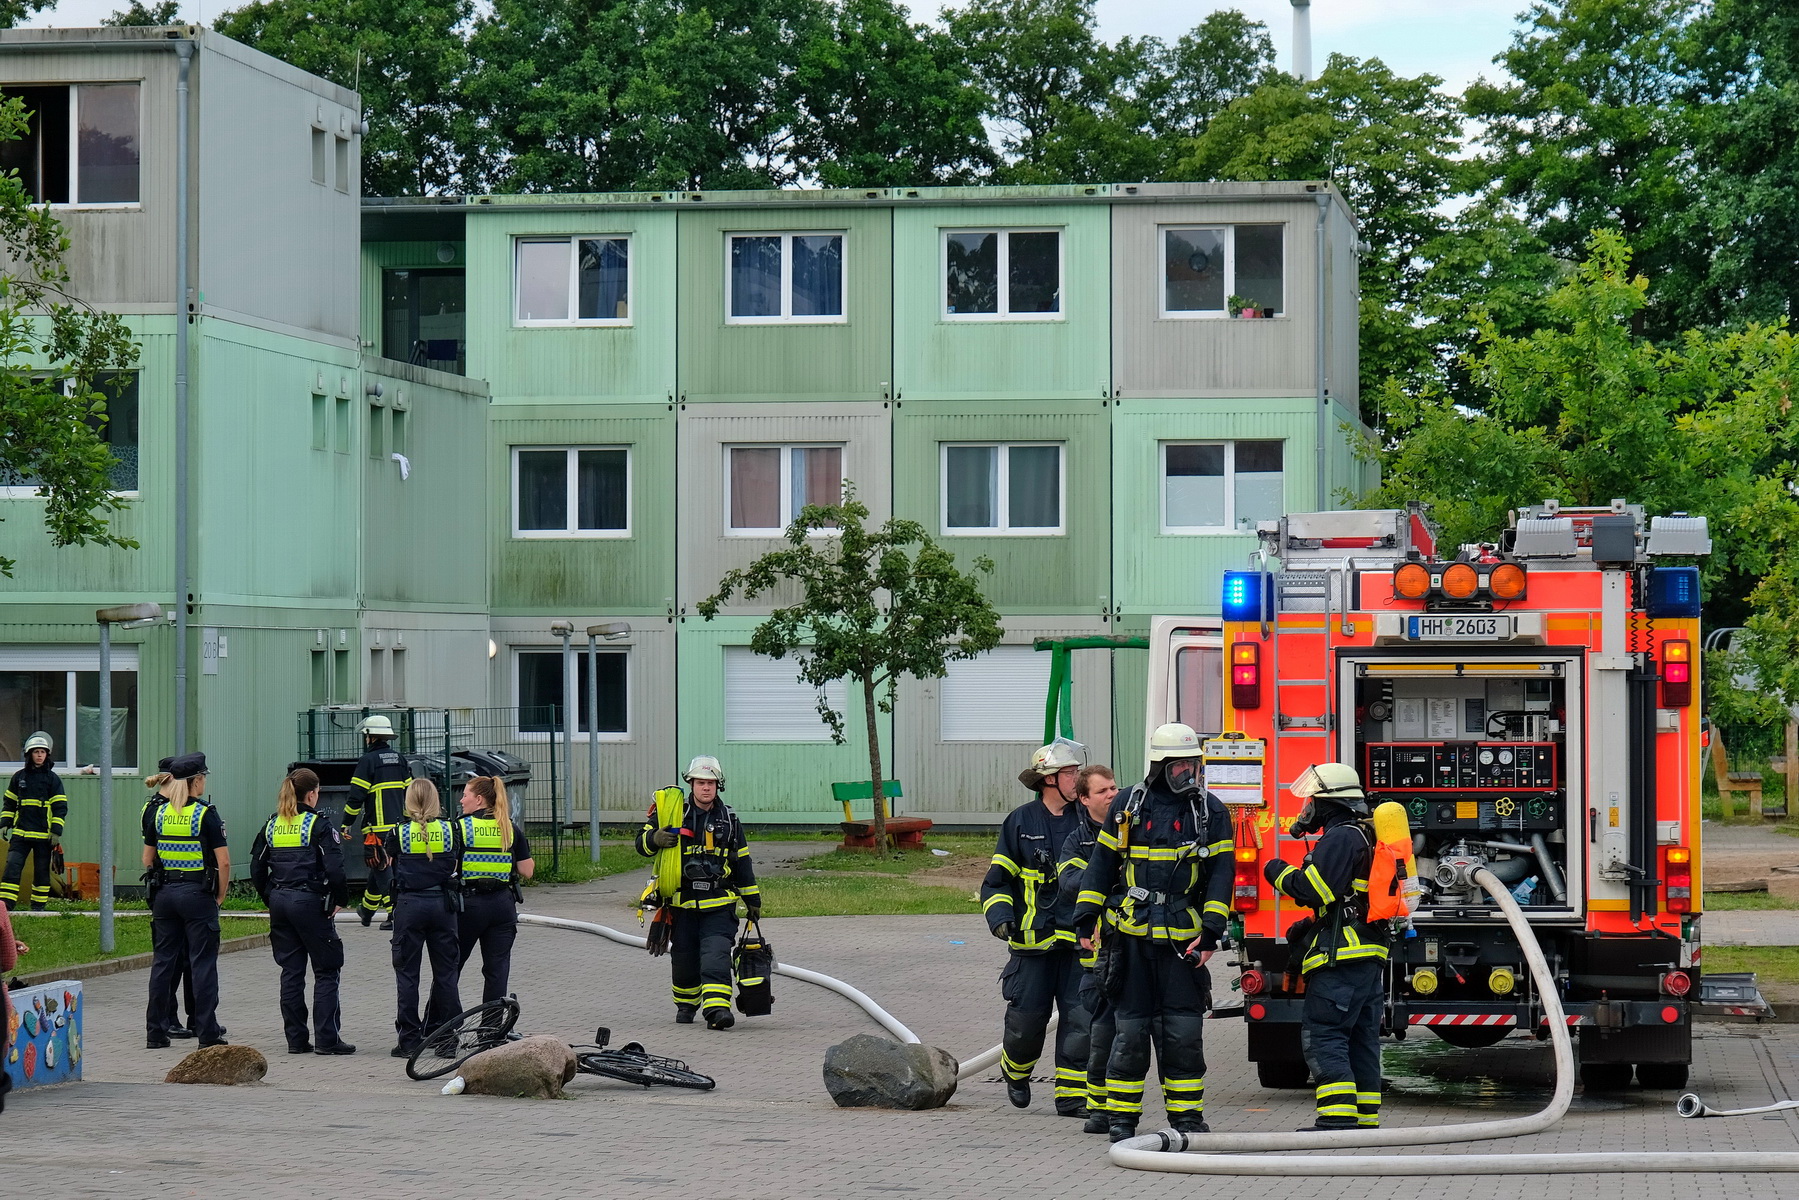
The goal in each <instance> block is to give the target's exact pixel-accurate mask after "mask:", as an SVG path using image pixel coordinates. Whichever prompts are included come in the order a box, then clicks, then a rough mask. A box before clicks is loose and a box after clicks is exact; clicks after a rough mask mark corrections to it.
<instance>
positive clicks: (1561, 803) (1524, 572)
mask: <svg viewBox="0 0 1799 1200" xmlns="http://www.w3.org/2000/svg"><path fill="white" fill-rule="evenodd" d="M1258 532H1259V534H1260V548H1259V549H1258V550H1257V551H1256V552H1255V553H1254V554H1253V555H1252V556H1251V559H1250V562H1249V564H1248V565H1249V567H1250V569H1247V570H1240V571H1227V572H1226V573H1225V574H1224V579H1223V586H1224V596H1223V604H1222V608H1221V620H1218V621H1198V620H1183V619H1180V618H1158V619H1157V620H1156V622H1155V624H1154V626H1153V628H1152V635H1151V639H1150V642H1151V648H1152V651H1151V668H1150V703H1149V714H1148V715H1149V717H1150V721H1149V725H1150V727H1151V728H1153V727H1154V726H1155V725H1156V724H1159V723H1160V722H1162V721H1167V720H1184V721H1186V722H1187V723H1189V724H1193V725H1194V726H1195V727H1196V728H1199V729H1200V730H1201V731H1202V732H1203V733H1205V734H1207V740H1206V744H1205V760H1204V766H1205V775H1206V782H1207V787H1208V788H1209V789H1210V790H1211V791H1212V792H1213V793H1214V794H1215V795H1217V796H1219V798H1220V799H1222V800H1224V801H1225V803H1226V804H1227V805H1228V806H1229V807H1230V808H1231V810H1232V812H1233V814H1234V818H1235V829H1236V837H1235V857H1236V862H1235V874H1234V892H1235V898H1234V908H1235V913H1234V915H1233V920H1232V927H1233V940H1234V942H1235V945H1236V969H1237V978H1236V980H1235V983H1236V985H1237V986H1238V987H1239V988H1240V989H1241V994H1242V1006H1243V1015H1244V1019H1245V1021H1246V1022H1247V1025H1248V1035H1249V1036H1248V1043H1249V1057H1250V1058H1251V1060H1253V1061H1254V1062H1255V1063H1256V1065H1257V1071H1258V1075H1259V1077H1260V1080H1261V1082H1262V1083H1263V1084H1264V1085H1265V1086H1269V1087H1302V1086H1304V1085H1305V1083H1306V1081H1307V1069H1306V1066H1305V1062H1304V1060H1303V1057H1302V1055H1301V1051H1300V1037H1299V1029H1300V1025H1299V1022H1300V1013H1301V1008H1302V1005H1303V1000H1302V999H1301V996H1302V995H1303V991H1304V986H1305V985H1304V979H1303V977H1302V976H1300V974H1299V972H1298V964H1297V957H1298V956H1297V954H1291V953H1290V952H1291V951H1292V950H1293V946H1292V945H1291V944H1290V943H1289V941H1288V939H1287V937H1286V932H1287V929H1288V928H1289V927H1290V926H1291V925H1292V924H1293V923H1294V922H1295V921H1296V920H1297V919H1298V918H1300V917H1301V916H1304V915H1305V914H1306V911H1307V910H1305V909H1302V908H1299V907H1297V906H1296V905H1294V904H1293V902H1292V901H1291V900H1288V899H1286V898H1285V897H1282V896H1281V895H1280V894H1279V893H1277V892H1276V891H1274V890H1273V889H1272V888H1270V887H1269V886H1268V885H1267V884H1266V883H1265V882H1264V880H1263V873H1262V872H1263V866H1264V864H1265V863H1266V862H1267V861H1268V860H1269V859H1271V858H1273V857H1277V856H1278V857H1280V858H1284V859H1286V860H1288V861H1290V862H1294V863H1298V862H1300V861H1301V860H1302V859H1303V858H1304V856H1305V854H1306V851H1307V845H1306V841H1305V839H1301V838H1296V837H1294V836H1293V835H1292V834H1291V832H1290V826H1291V825H1292V823H1293V820H1294V818H1295V817H1296V816H1297V815H1298V812H1299V809H1300V808H1301V807H1302V802H1301V801H1298V800H1296V799H1294V798H1293V797H1292V796H1291V795H1289V794H1288V791H1287V789H1288V787H1289V786H1290V785H1291V784H1292V783H1293V781H1294V780H1296V779H1298V778H1299V776H1300V775H1301V774H1302V773H1303V772H1304V771H1305V769H1306V768H1307V767H1309V766H1311V765H1312V764H1314V763H1319V762H1326V761H1331V760H1336V761H1341V762H1346V763H1351V764H1354V765H1355V767H1356V768H1357V769H1358V770H1359V771H1360V772H1361V775H1362V780H1363V784H1364V786H1365V788H1366V790H1367V793H1368V800H1369V803H1370V806H1373V805H1378V804H1380V803H1382V802H1383V801H1388V800H1393V801H1397V802H1399V803H1400V804H1402V805H1403V806H1404V807H1405V811H1406V814H1407V816H1408V818H1409V824H1410V829H1411V833H1412V837H1413V850H1414V852H1415V854H1416V858H1417V867H1418V876H1419V878H1420V880H1421V882H1422V890H1423V895H1422V899H1421V903H1420V906H1419V908H1418V909H1417V911H1416V912H1415V913H1414V914H1413V916H1412V918H1411V921H1410V923H1409V926H1408V927H1407V928H1405V929H1403V930H1396V931H1395V934H1394V938H1393V942H1392V947H1391V961H1390V964H1389V968H1388V1008H1387V1030H1388V1032H1389V1033H1390V1034H1392V1035H1393V1036H1396V1037H1401V1038H1403V1037H1405V1036H1407V1035H1408V1034H1411V1033H1414V1032H1415V1031H1417V1030H1419V1029H1420V1028H1423V1029H1428V1030H1430V1032H1431V1033H1433V1034H1435V1035H1436V1036H1437V1037H1439V1038H1441V1039H1443V1040H1444V1041H1446V1042H1449V1043H1450V1044H1452V1045H1455V1046H1461V1047H1470V1048H1472V1047H1479V1046H1486V1045H1491V1044H1493V1043H1495V1042H1498V1041H1499V1040H1500V1039H1502V1038H1504V1037H1506V1036H1507V1035H1508V1034H1511V1033H1514V1032H1517V1031H1521V1030H1529V1031H1534V1032H1535V1033H1536V1034H1537V1036H1539V1037H1541V1038H1546V1037H1547V1036H1548V1030H1547V1027H1546V1025H1545V1017H1544V1012H1543V1006H1542V1004H1541V1001H1540V999H1539V997H1538V996H1537V995H1536V994H1535V989H1534V985H1533V983H1532V981H1531V978H1530V975H1529V973H1528V972H1527V971H1526V970H1525V963H1524V955H1523V953H1522V951H1521V949H1520V948H1519V946H1518V943H1517V939H1516V938H1515V937H1514V936H1513V934H1512V933H1511V931H1510V929H1509V927H1508V926H1507V924H1506V923H1505V921H1504V920H1503V919H1502V917H1501V915H1500V912H1499V910H1498V908H1497V906H1496V905H1494V904H1493V903H1492V901H1491V900H1490V898H1488V897H1487V896H1486V895H1485V894H1484V893H1483V892H1482V891H1481V890H1480V889H1479V888H1477V887H1473V886H1472V885H1470V884H1469V883H1468V878H1469V875H1470V874H1471V873H1472V872H1473V870H1474V869H1475V867H1476V866H1485V867H1486V868H1487V869H1488V870H1490V871H1491V872H1492V873H1493V874H1494V875H1495V876H1497V877H1498V878H1499V879H1500V880H1502V881H1503V882H1505V883H1506V884H1507V885H1509V886H1510V887H1511V888H1512V890H1513V894H1514V895H1515V896H1516V897H1517V898H1518V900H1519V903H1520V905H1521V906H1522V908H1523V910H1524V912H1525V913H1526V914H1527V915H1528V917H1529V920H1530V922H1531V926H1532V928H1533V930H1534V931H1535V933H1536V935H1537V939H1538V941H1539V942H1540V943H1541V944H1542V947H1543V950H1544V953H1545V954H1546V956H1547V958H1548V961H1549V964H1550V967H1551V970H1552V971H1553V972H1554V974H1555V977H1556V979H1557V980H1558V986H1559V989H1560V992H1561V1001H1562V1007H1563V1009H1564V1011H1565V1013H1566V1014H1567V1020H1568V1022H1569V1024H1570V1025H1572V1026H1574V1027H1575V1032H1576V1035H1577V1037H1578V1042H1579V1051H1580V1060H1581V1074H1582V1078H1583V1080H1584V1081H1585V1082H1586V1083H1587V1085H1588V1086H1589V1087H1594V1088H1616V1087H1621V1086H1624V1085H1625V1084H1627V1083H1628V1082H1629V1080H1630V1075H1631V1071H1632V1068H1633V1067H1634V1068H1635V1070H1636V1073H1637V1077H1638V1079H1639V1081H1640V1082H1641V1083H1642V1084H1643V1085H1645V1086H1653V1087H1679V1086H1682V1085H1683V1084H1684V1083H1685V1081H1686V1076H1687V1067H1688V1064H1689V1062H1690V1061H1691V1058H1692V1024H1691V1020H1692V1009H1693V1004H1694V1002H1696V1001H1697V1000H1698V999H1699V998H1700V997H1699V994H1698V993H1699V990H1700V983H1701V980H1700V943H1699V903H1698V901H1699V896H1700V869H1701V858H1700V848H1699V822H1700V791H1699V774H1700V736H1701V734H1700V723H1701V722H1700V709H1699V706H1698V703H1697V699H1698V696H1699V688H1698V683H1699V680H1698V675H1699V656H1698V654H1697V653H1696V649H1697V647H1698V646H1699V636H1700V634H1699V603H1700V589H1699V582H1700V581H1699V570H1698V568H1697V567H1696V566H1693V565H1691V564H1692V562H1693V561H1694V559H1695V558H1697V557H1699V556H1703V555H1705V554H1708V553H1709V552H1710V549H1711V542H1710V538H1709V536H1708V531H1707V527H1706V521H1705V518H1703V517H1696V516H1688V515H1685V514H1673V515H1669V516H1657V517H1650V516H1648V515H1647V514H1645V513H1644V512H1643V510H1642V509H1641V508H1640V507H1639V506H1637V505H1632V504H1627V503H1625V502H1623V501H1614V502H1613V503H1612V504H1611V505H1610V506H1609V507H1604V508H1566V507H1561V506H1558V505H1557V504H1555V503H1545V504H1541V505H1537V506H1533V507H1529V508H1525V509H1522V510H1520V511H1517V512H1515V513H1513V514H1512V516H1511V519H1510V524H1509V528H1507V529H1506V530H1505V531H1504V533H1503V534H1502V535H1501V536H1500V539H1499V541H1498V542H1497V543H1495V544H1483V545H1470V546H1462V547H1457V548H1453V549H1449V550H1447V551H1446V552H1439V550H1438V548H1437V546H1436V544H1435V539H1434V535H1433V530H1432V527H1431V526H1430V524H1429V523H1428V521H1427V520H1426V519H1425V517H1424V515H1423V513H1422V511H1421V510H1420V509H1419V508H1417V507H1416V506H1413V507H1411V508H1408V509H1392V510H1381V511H1353V512H1325V513H1299V514H1292V515H1289V516H1287V517H1286V518H1284V519H1282V520H1280V521H1278V522H1267V523H1264V524H1263V525H1262V526H1261V527H1260V529H1259V531H1258ZM1750 990H1751V991H1753V987H1752V986H1751V988H1750ZM1755 1000H1756V1001H1757V1002H1759V997H1755Z"/></svg>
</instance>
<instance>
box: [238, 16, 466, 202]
mask: <svg viewBox="0 0 1799 1200" xmlns="http://www.w3.org/2000/svg"><path fill="white" fill-rule="evenodd" d="M472 12H473V4H472V2H471V0H256V2H255V3H251V4H246V5H244V6H243V7H242V8H236V9H232V10H230V11H228V12H224V13H221V14H220V15H219V18H218V20H216V21H214V22H213V27H214V28H215V29H217V30H218V31H219V32H220V33H223V34H226V35H227V36H230V37H233V38H236V39H237V40H238V41H240V42H244V43H245V44H247V45H251V46H254V47H256V48H257V49H258V50H261V51H263V52H264V53H266V54H270V55H273V56H274V57H276V58H279V59H281V60H282V61H283V62H288V63H292V64H293V65H294V66H296V67H299V68H300V69H301V70H303V71H310V72H312V73H313V74H314V75H319V76H322V77H324V78H326V79H329V80H330V81H331V82H333V83H335V84H337V85H338V86H340V87H345V88H350V89H352V90H355V91H357V92H360V93H361V95H362V110H363V114H364V116H365V118H366V120H367V121H368V133H367V134H366V135H365V136H364V137H363V139H362V191H363V194H364V195H370V196H420V195H434V194H439V193H445V192H456V191H460V190H464V189H465V188H466V187H467V186H468V180H469V177H470V176H471V173H474V172H475V166H476V164H473V163H471V161H470V158H471V152H472V148H473V145H474V134H475V130H474V127H473V123H472V120H471V118H470V115H469V113H468V112H467V111H466V109H465V108H464V106H463V103H462V96H461V89H462V81H463V77H464V74H465V73H466V71H467V69H468V48H467V45H466V43H465V42H464V39H463V30H464V27H465V26H466V24H467V22H468V21H469V19H470V15H471V13H472Z"/></svg>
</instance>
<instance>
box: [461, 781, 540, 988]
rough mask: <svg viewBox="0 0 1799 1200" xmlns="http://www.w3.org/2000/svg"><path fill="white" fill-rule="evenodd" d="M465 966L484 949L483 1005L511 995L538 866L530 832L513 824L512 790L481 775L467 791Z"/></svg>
mask: <svg viewBox="0 0 1799 1200" xmlns="http://www.w3.org/2000/svg"><path fill="white" fill-rule="evenodd" d="M460 825H461V830H462V915H461V918H460V919H459V920H458V922H457V928H458V933H459V935H460V937H461V939H462V966H464V967H466V966H468V960H469V957H470V956H471V955H472V954H474V952H475V947H476V946H480V947H481V1003H483V1004H486V1003H488V1002H489V1001H492V1000H498V999H499V998H500V997H502V996H504V995H506V990H507V989H506V984H507V980H508V979H509V978H510V977H511V975H512V943H513V941H514V939H516V938H517V937H518V906H519V904H520V902H521V901H522V900H523V897H522V896H521V895H520V894H519V886H518V885H519V880H521V879H529V878H531V874H532V872H533V871H534V870H536V867H537V864H536V863H535V862H533V861H532V860H531V843H530V842H528V841H526V840H525V831H524V830H522V829H520V828H518V827H517V826H516V825H514V824H513V823H512V804H511V802H510V801H509V800H508V799H507V798H506V784H505V782H504V781H503V780H501V779H500V778H499V777H498V776H497V775H477V776H475V777H474V778H473V779H470V780H469V781H468V783H467V785H465V786H464V787H463V789H462V820H461V822H460Z"/></svg>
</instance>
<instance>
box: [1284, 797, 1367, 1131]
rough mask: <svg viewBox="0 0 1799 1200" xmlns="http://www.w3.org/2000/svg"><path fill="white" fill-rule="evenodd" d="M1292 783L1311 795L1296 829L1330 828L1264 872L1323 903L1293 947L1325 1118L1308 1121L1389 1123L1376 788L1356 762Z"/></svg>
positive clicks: (1304, 832)
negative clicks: (1383, 1115) (1373, 898)
mask: <svg viewBox="0 0 1799 1200" xmlns="http://www.w3.org/2000/svg"><path fill="white" fill-rule="evenodd" d="M1291 791H1292V793H1293V795H1295V796H1297V797H1298V798H1300V799H1301V800H1304V801H1305V802H1306V806H1305V807H1304V808H1303V809H1301V810H1300V812H1299V816H1298V817H1296V818H1295V819H1294V821H1293V828H1292V833H1293V836H1295V837H1306V836H1308V835H1310V834H1313V833H1317V834H1320V835H1321V836H1320V837H1319V839H1318V844H1317V846H1316V847H1314V848H1313V850H1312V851H1311V853H1309V854H1307V855H1306V856H1305V859H1304V861H1303V863H1302V864H1301V865H1300V866H1297V867H1296V866H1294V865H1293V864H1292V863H1288V862H1284V861H1282V860H1281V859H1278V858H1276V859H1273V860H1271V861H1270V862H1269V863H1268V865H1267V866H1266V867H1264V868H1263V872H1262V873H1263V874H1264V875H1265V876H1266V877H1267V879H1268V882H1269V883H1271V884H1273V885H1274V886H1275V887H1276V888H1277V889H1278V890H1279V891H1280V892H1281V893H1282V894H1283V895H1285V896H1288V897H1290V898H1292V899H1293V900H1296V901H1298V902H1299V903H1300V904H1302V905H1304V906H1305V907H1307V908H1309V909H1311V910H1313V915H1312V917H1311V918H1310V928H1309V929H1306V930H1303V931H1295V932H1296V933H1297V934H1298V936H1294V935H1292V934H1290V935H1289V939H1288V953H1290V954H1295V953H1296V954H1300V955H1301V958H1300V963H1299V967H1300V970H1301V972H1303V973H1304V975H1305V981H1306V987H1305V1007H1304V1008H1303V1009H1302V1010H1301V1012H1300V1021H1301V1025H1300V1034H1299V1036H1300V1044H1301V1046H1302V1048H1303V1049H1304V1051H1305V1057H1306V1066H1308V1067H1310V1068H1311V1071H1312V1078H1313V1079H1314V1080H1315V1081H1316V1082H1317V1089H1318V1090H1317V1093H1316V1098H1317V1105H1318V1109H1317V1117H1316V1123H1315V1124H1313V1125H1308V1126H1306V1127H1305V1128H1307V1129H1354V1128H1356V1127H1358V1126H1361V1127H1364V1128H1374V1127H1375V1126H1378V1125H1379V1124H1380V1095H1381V1088H1380V1020H1381V1011H1382V1009H1383V1008H1384V1006H1385V1002H1386V986H1385V971H1384V968H1383V966H1382V964H1383V963H1385V962H1386V961H1387V923H1386V922H1385V921H1382V922H1379V923H1378V924H1369V922H1368V921H1367V919H1366V918H1367V897H1368V868H1369V866H1370V865H1371V864H1372V863H1373V861H1374V838H1373V835H1372V833H1371V831H1370V830H1369V829H1368V827H1367V826H1366V825H1365V824H1364V823H1363V822H1364V821H1365V820H1366V819H1367V818H1368V815H1369V814H1368V798H1367V796H1366V795H1365V794H1364V793H1363V792H1362V780H1361V778H1360V776H1358V775H1357V774H1356V771H1355V768H1354V767H1351V766H1348V765H1347V764H1344V763H1337V762H1331V763H1319V764H1318V765H1317V766H1315V767H1310V768H1308V769H1307V770H1306V772H1305V774H1303V775H1301V776H1300V777H1299V781H1298V782H1297V783H1295V784H1294V785H1293V787H1292V788H1291Z"/></svg>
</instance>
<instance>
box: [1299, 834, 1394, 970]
mask: <svg viewBox="0 0 1799 1200" xmlns="http://www.w3.org/2000/svg"><path fill="white" fill-rule="evenodd" d="M1373 861H1374V848H1373V845H1372V843H1371V840H1370V836H1369V835H1368V834H1367V833H1366V832H1365V831H1364V830H1363V828H1362V825H1361V824H1360V822H1358V821H1356V820H1355V818H1354V817H1353V816H1351V815H1350V814H1349V813H1342V814H1341V815H1340V816H1333V817H1332V818H1331V819H1329V820H1328V821H1327V822H1326V824H1325V827H1324V833H1323V836H1321V837H1320V838H1319V839H1318V844H1317V846H1316V847H1314V848H1313V850H1312V852H1311V853H1310V854H1308V855H1306V857H1305V861H1304V862H1303V863H1302V864H1301V865H1299V866H1294V865H1293V864H1292V863H1284V864H1282V867H1281V869H1280V870H1279V871H1277V872H1275V873H1274V874H1273V875H1272V876H1271V877H1270V882H1272V883H1273V884H1274V886H1275V887H1276V888H1278V889H1279V890H1280V892H1281V893H1282V894H1283V895H1285V896H1287V897H1288V898H1290V899H1292V900H1295V901H1297V902H1299V903H1300V904H1303V905H1304V906H1305V907H1307V908H1309V909H1312V910H1313V912H1314V914H1315V916H1314V920H1313V925H1312V932H1311V935H1310V937H1309V938H1308V939H1307V943H1306V952H1305V956H1304V957H1303V958H1301V959H1300V963H1299V969H1300V970H1301V971H1302V972H1305V971H1312V970H1316V969H1317V968H1319V967H1325V966H1334V965H1335V964H1337V963H1339V962H1351V961H1355V960H1358V959H1374V960H1377V961H1380V960H1385V959H1386V957H1387V934H1386V924H1385V922H1382V923H1381V924H1380V925H1370V924H1369V923H1368V922H1367V921H1366V920H1364V919H1363V918H1364V916H1365V914H1366V912H1367V893H1368V868H1369V866H1370V865H1371V864H1372V863H1373Z"/></svg>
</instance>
